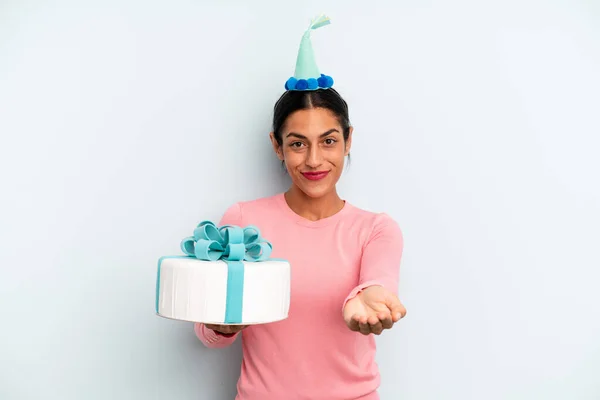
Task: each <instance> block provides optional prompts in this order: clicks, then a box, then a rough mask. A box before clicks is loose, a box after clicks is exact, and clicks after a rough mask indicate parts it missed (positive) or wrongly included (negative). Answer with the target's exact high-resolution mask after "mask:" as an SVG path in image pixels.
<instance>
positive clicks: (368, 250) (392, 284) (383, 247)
mask: <svg viewBox="0 0 600 400" xmlns="http://www.w3.org/2000/svg"><path fill="white" fill-rule="evenodd" d="M403 249H404V238H403V235H402V231H401V229H400V227H399V226H398V224H397V223H396V221H394V220H393V219H392V218H391V217H390V216H389V215H387V214H385V213H381V214H377V216H376V217H375V221H374V225H373V231H372V232H371V235H370V236H369V238H368V239H367V241H366V243H365V246H364V248H363V253H362V258H361V262H360V279H359V283H358V285H357V286H356V287H355V288H354V289H353V290H352V291H351V292H350V293H349V294H348V296H347V297H346V299H345V300H344V303H343V304H342V309H343V307H344V306H345V305H346V303H347V302H348V300H350V299H352V298H354V297H355V296H356V295H357V294H358V293H360V291H362V290H363V289H365V288H367V287H369V286H373V285H380V286H383V287H385V288H386V289H388V290H390V291H392V292H394V293H397V291H398V281H399V275H400V261H401V259H402V252H403Z"/></svg>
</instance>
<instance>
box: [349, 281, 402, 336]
mask: <svg viewBox="0 0 600 400" xmlns="http://www.w3.org/2000/svg"><path fill="white" fill-rule="evenodd" d="M343 315H344V320H345V321H346V325H348V328H350V329H351V330H353V331H357V332H360V333H362V334H364V335H368V334H370V333H373V334H376V335H379V334H380V333H381V332H382V331H383V330H384V329H390V328H391V327H392V326H393V325H394V324H395V323H396V322H398V321H399V320H400V319H401V318H402V317H404V316H405V315H406V308H404V306H403V305H402V303H401V302H400V300H399V299H398V297H397V296H396V295H395V294H394V293H392V292H390V291H389V290H387V289H385V288H384V287H382V286H369V287H367V288H365V289H364V290H362V291H361V292H360V293H359V294H357V295H356V297H354V298H352V299H350V300H349V301H348V302H347V303H346V306H345V307H344V312H343Z"/></svg>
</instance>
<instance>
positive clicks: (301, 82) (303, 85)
mask: <svg viewBox="0 0 600 400" xmlns="http://www.w3.org/2000/svg"><path fill="white" fill-rule="evenodd" d="M306 89H308V82H307V81H306V79H298V82H296V90H306Z"/></svg>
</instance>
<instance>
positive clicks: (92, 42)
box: [0, 0, 600, 400]
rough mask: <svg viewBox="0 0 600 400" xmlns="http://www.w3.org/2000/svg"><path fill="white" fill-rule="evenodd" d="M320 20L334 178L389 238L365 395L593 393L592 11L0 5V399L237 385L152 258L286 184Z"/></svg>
mask: <svg viewBox="0 0 600 400" xmlns="http://www.w3.org/2000/svg"><path fill="white" fill-rule="evenodd" d="M217 3H218V5H217ZM320 12H326V13H328V14H329V15H330V16H331V18H332V24H331V25H330V26H327V27H325V28H323V29H320V30H319V31H317V32H315V33H314V35H313V45H314V47H315V49H316V52H317V53H316V55H317V61H318V63H319V66H320V68H321V69H322V71H323V73H327V74H330V75H332V76H333V77H334V79H335V80H336V84H335V86H336V87H337V88H338V89H339V90H340V91H341V93H342V94H343V95H344V96H345V97H346V98H347V100H348V101H349V103H350V106H351V119H352V122H353V123H354V125H355V141H354V148H353V150H352V156H353V163H352V165H351V167H350V169H348V170H347V172H346V174H345V175H344V177H343V179H342V182H341V183H340V192H341V194H342V196H343V197H344V198H346V199H348V200H349V201H351V202H352V203H354V204H355V205H357V206H359V207H364V208H368V209H371V210H374V211H386V212H388V213H390V214H391V215H392V216H393V217H394V218H396V219H397V220H398V222H399V223H400V225H401V227H402V229H403V232H404V235H405V241H406V242H405V253H404V258H403V264H402V273H401V287H400V290H401V297H402V300H403V301H404V302H405V304H406V306H407V308H408V315H407V317H406V319H405V320H403V321H402V322H401V323H399V325H398V326H397V327H396V328H395V329H394V330H393V331H391V332H386V334H384V335H383V336H381V337H379V338H378V345H379V346H380V351H379V353H378V356H377V358H378V362H379V364H380V367H381V374H382V379H383V382H382V385H381V394H382V399H384V400H396V399H402V400H455V399H456V400H468V399H473V400H481V399H486V400H497V399H511V400H514V399H527V400H529V399H544V400H553V399H556V400H558V399H561V400H562V399H578V400H584V399H598V398H599V397H600V383H599V380H598V376H599V372H600V341H599V340H598V338H599V337H600V318H598V317H599V315H600V310H599V308H600V306H599V305H600V291H598V285H599V281H600V272H599V267H600V256H599V255H598V245H599V239H600V234H599V228H598V225H599V222H600V206H599V204H600V202H599V200H600V188H599V185H598V181H599V179H598V171H600V165H599V164H600V161H599V158H598V148H599V145H600V139H598V134H599V133H600V122H599V118H598V111H599V110H600V97H599V93H600V74H599V71H600V7H599V5H598V2H595V1H572V0H571V1H566V0H565V1H546V0H544V1H542V0H539V1H535V0H519V1H516V0H508V1H486V2H483V1H474V0H473V1H467V0H456V1H452V2H450V1H441V0H437V1H411V2H408V1H402V2H392V1H389V2H383V1H368V2H365V1H344V2H341V1H335V2H334V1H318V2H317V1H309V0H307V1H303V2H281V1H277V2H276V1H251V2H250V1H235V2H234V1H228V2H199V1H180V0H176V1H169V2H165V1H161V2H158V1H134V0H127V1H85V2H81V1H26V0H18V1H17V0H15V1H9V0H4V1H2V3H1V4H0V133H1V141H0V149H1V153H0V154H1V156H0V185H1V186H0V187H1V190H0V191H1V196H0V239H1V240H0V243H1V244H0V246H1V250H0V265H1V268H2V278H1V279H0V305H1V307H0V310H1V311H0V318H1V319H0V321H1V328H0V357H1V360H2V362H1V363H0V398H1V399H3V400H17V399H19V400H20V399H48V400H58V399H60V400H71V399H86V400H96V399H102V400H105V399H125V400H136V399H178V400H184V399H189V400H192V399H194V400H196V399H208V400H231V399H233V396H234V393H235V387H234V386H235V382H236V380H237V377H238V374H239V362H240V346H239V345H240V343H239V342H238V343H236V344H235V345H234V346H233V347H231V348H228V349H224V350H212V351H211V350H207V349H205V348H204V347H203V346H202V345H201V343H200V342H199V341H198V340H197V339H196V338H195V337H194V335H193V333H192V327H191V325H190V324H187V323H183V322H177V321H170V320H166V319H161V318H159V317H156V316H155V315H154V289H155V281H154V280H155V274H156V262H157V260H158V258H159V257H160V256H162V255H165V254H179V247H178V246H179V242H180V240H181V239H182V238H183V237H185V236H188V235H190V234H191V232H192V230H193V228H194V226H195V225H196V223H198V222H199V221H201V220H203V219H212V220H217V219H218V218H219V217H220V216H221V214H222V212H223V211H224V210H225V209H226V207H228V206H229V205H230V204H232V203H233V202H235V201H238V200H245V199H252V198H256V197H260V196H265V195H270V194H274V193H277V192H279V191H282V190H284V189H285V188H286V187H287V184H288V183H287V181H286V177H285V175H284V174H283V173H282V171H281V169H280V167H279V165H278V162H277V160H276V158H275V156H274V155H273V154H272V152H271V148H270V144H269V141H268V133H269V124H270V117H271V110H272V106H273V104H274V102H275V100H276V99H277V97H278V95H279V94H280V93H281V92H282V90H283V85H284V83H285V81H286V79H287V78H288V77H289V76H291V74H293V70H294V66H295V61H296V59H295V57H296V51H297V46H298V44H299V41H300V38H301V35H302V33H303V31H304V29H305V28H306V26H308V22H309V20H310V18H311V17H312V16H314V15H315V14H318V13H320ZM317 311H318V310H317ZM306 329H318V326H307V327H306Z"/></svg>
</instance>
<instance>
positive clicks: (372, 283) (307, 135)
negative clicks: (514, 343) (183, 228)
mask: <svg viewBox="0 0 600 400" xmlns="http://www.w3.org/2000/svg"><path fill="white" fill-rule="evenodd" d="M270 138H271V142H272V144H273V149H274V151H275V153H276V154H277V157H279V159H280V160H281V161H282V162H283V163H284V165H285V168H286V169H287V171H288V173H289V175H290V177H291V182H292V184H291V187H290V188H289V190H288V191H287V192H285V193H281V194H278V195H275V196H272V197H266V198H261V199H258V200H253V201H248V202H240V203H237V204H235V205H233V206H232V207H230V208H229V209H228V210H227V211H226V213H225V215H224V216H223V218H222V220H221V221H220V224H221V225H227V224H231V225H238V226H246V225H256V226H258V227H259V229H260V230H261V232H262V234H263V236H264V237H265V238H266V239H267V240H269V241H270V242H271V243H272V245H273V254H272V255H273V257H275V258H285V259H287V260H288V261H289V262H290V264H291V266H292V268H291V270H292V276H291V300H290V311H289V316H288V318H287V319H286V320H283V321H280V322H275V323H270V324H264V325H253V326H248V327H244V326H231V325H222V326H219V325H204V324H195V332H196V335H197V336H198V338H199V339H200V340H201V341H202V342H203V343H204V344H205V345H206V346H208V347H212V348H218V347H225V346H229V345H231V344H232V343H233V342H234V340H236V337H237V336H238V335H239V334H240V332H241V334H242V338H243V340H242V348H243V361H242V369H241V376H240V379H239V381H238V385H237V389H238V396H237V397H236V399H239V400H271V399H276V400H293V399H312V400H318V399H322V400H337V399H340V400H342V399H343V400H350V399H362V400H373V399H379V396H378V394H377V387H378V385H379V372H378V369H377V365H376V363H375V339H374V336H373V335H379V334H380V333H381V332H382V331H383V330H385V329H390V328H392V326H393V325H394V324H395V323H396V322H397V321H399V320H400V318H402V317H403V316H404V315H405V314H406V310H405V308H404V307H403V306H402V304H401V303H400V301H399V300H398V298H397V297H396V294H395V291H396V289H397V286H398V275H399V266H400V260H401V257H402V249H403V239H402V233H401V231H400V228H399V226H398V225H397V224H396V223H395V222H394V221H393V220H392V219H391V218H390V217H389V216H387V215H386V214H376V213H371V212H368V211H365V210H361V209H359V208H357V207H354V206H352V205H351V204H350V203H348V202H347V201H345V200H342V199H341V198H340V197H339V195H338V193H337V191H336V184H337V182H338V180H339V178H340V175H341V174H342V169H343V166H344V159H345V157H346V156H348V154H349V152H350V147H351V144H352V127H351V125H350V121H349V116H348V106H347V104H346V102H345V101H344V100H343V99H342V98H341V97H340V95H339V94H338V92H337V91H335V90H334V89H333V88H327V89H318V90H311V91H302V90H301V91H294V90H288V91H286V92H285V93H284V94H283V95H282V97H281V98H280V99H279V100H278V102H277V103H276V104H275V109H274V119H273V131H272V132H271V134H270Z"/></svg>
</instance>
